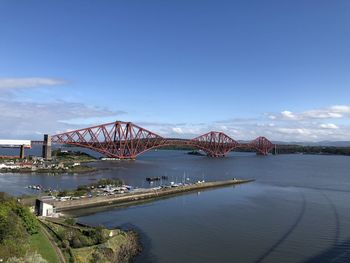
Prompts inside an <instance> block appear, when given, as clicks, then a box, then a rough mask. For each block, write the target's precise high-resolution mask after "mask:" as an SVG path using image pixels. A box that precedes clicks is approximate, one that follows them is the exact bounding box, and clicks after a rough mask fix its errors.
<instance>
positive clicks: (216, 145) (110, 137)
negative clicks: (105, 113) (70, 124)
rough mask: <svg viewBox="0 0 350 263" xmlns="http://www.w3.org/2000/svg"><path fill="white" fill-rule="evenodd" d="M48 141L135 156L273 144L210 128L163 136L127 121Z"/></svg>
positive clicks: (264, 149) (260, 148)
mask: <svg viewBox="0 0 350 263" xmlns="http://www.w3.org/2000/svg"><path fill="white" fill-rule="evenodd" d="M51 140H52V143H56V144H67V145H72V146H78V147H84V148H88V149H91V150H94V151H96V152H99V153H101V154H103V155H105V156H107V157H111V158H118V159H135V158H136V157H137V156H138V155H140V154H142V153H144V152H146V151H149V150H151V149H155V148H159V147H164V146H190V147H193V148H197V149H200V150H203V151H204V152H205V153H207V155H208V156H210V157H221V156H225V155H226V154H227V153H228V152H230V151H232V150H234V149H236V148H252V149H255V150H256V152H257V154H260V155H267V154H268V152H269V151H270V150H271V149H272V148H273V144H272V143H271V142H270V141H269V140H268V139H266V138H265V137H258V138H256V139H255V140H253V141H251V142H250V143H238V142H237V141H235V140H234V139H232V138H231V137H229V136H228V135H226V134H225V133H223V132H215V131H211V132H208V133H206V134H203V135H201V136H198V137H196V138H194V139H192V140H183V139H168V138H163V137H161V136H159V135H157V134H155V133H153V132H151V131H149V130H147V129H145V128H142V127H140V126H138V125H135V124H133V123H131V122H122V121H117V122H112V123H107V124H102V125H98V126H94V127H89V128H84V129H79V130H74V131H69V132H65V133H60V134H57V135H53V136H52V137H51Z"/></svg>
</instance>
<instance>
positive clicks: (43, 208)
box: [35, 199, 56, 217]
mask: <svg viewBox="0 0 350 263" xmlns="http://www.w3.org/2000/svg"><path fill="white" fill-rule="evenodd" d="M51 200H52V199H51ZM35 207H36V213H37V215H38V216H45V217H46V216H47V217H54V216H55V214H56V209H55V206H54V205H53V204H52V203H51V202H50V201H49V199H47V200H46V199H37V200H36V205H35Z"/></svg>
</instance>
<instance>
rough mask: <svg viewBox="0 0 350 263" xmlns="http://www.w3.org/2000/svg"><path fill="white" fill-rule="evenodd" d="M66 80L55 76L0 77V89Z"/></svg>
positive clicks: (57, 83)
mask: <svg viewBox="0 0 350 263" xmlns="http://www.w3.org/2000/svg"><path fill="white" fill-rule="evenodd" d="M66 83H67V81H65V80H62V79H55V78H42V77H33V78H0V89H23V88H38V87H48V86H57V85H63V84H66Z"/></svg>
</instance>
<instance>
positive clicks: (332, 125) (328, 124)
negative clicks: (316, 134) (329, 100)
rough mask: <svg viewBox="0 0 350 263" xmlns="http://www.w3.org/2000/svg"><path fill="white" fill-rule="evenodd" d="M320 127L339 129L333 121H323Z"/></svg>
mask: <svg viewBox="0 0 350 263" xmlns="http://www.w3.org/2000/svg"><path fill="white" fill-rule="evenodd" d="M320 127H321V128H322V129H339V127H338V126H337V125H335V124H333V123H322V124H321V125H320Z"/></svg>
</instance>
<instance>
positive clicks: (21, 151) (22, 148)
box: [19, 145, 24, 159]
mask: <svg viewBox="0 0 350 263" xmlns="http://www.w3.org/2000/svg"><path fill="white" fill-rule="evenodd" d="M19 158H21V159H24V145H21V149H20V153H19Z"/></svg>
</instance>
